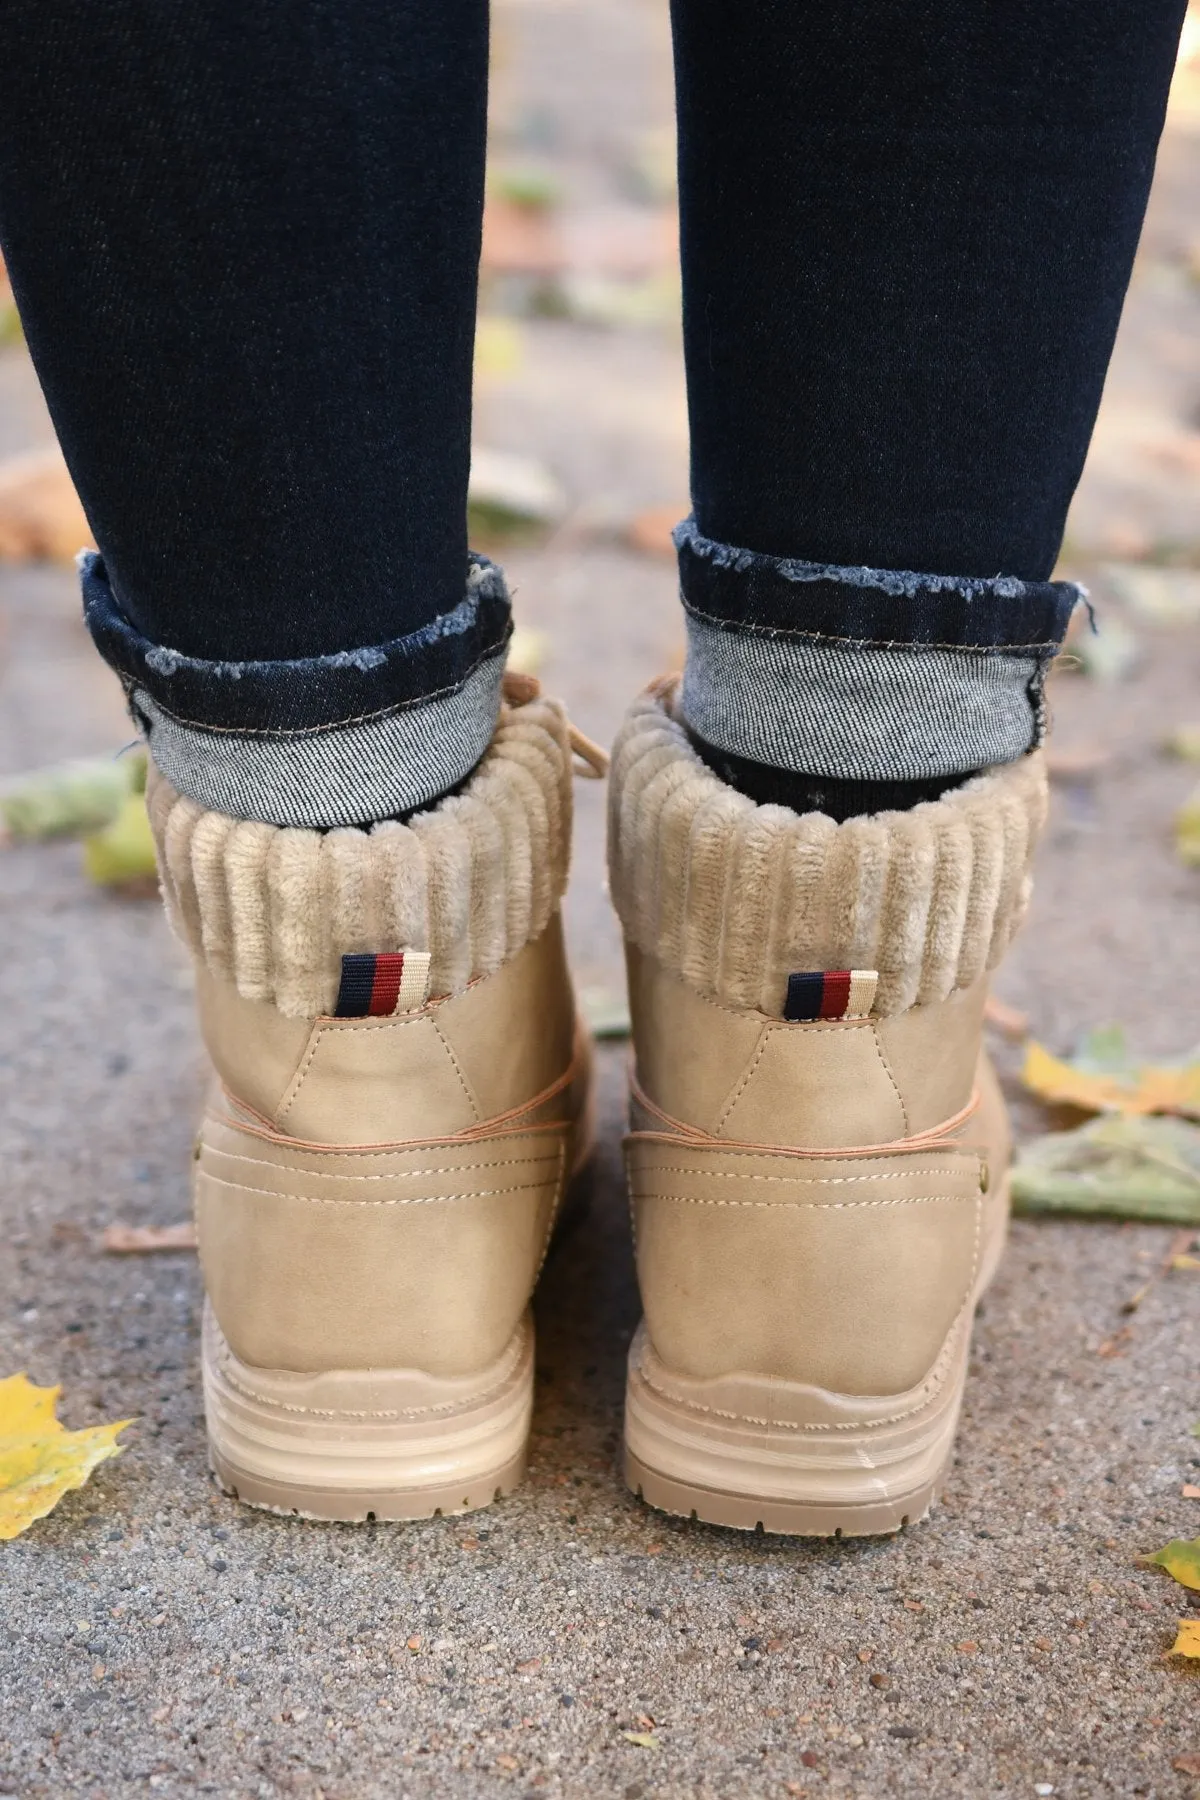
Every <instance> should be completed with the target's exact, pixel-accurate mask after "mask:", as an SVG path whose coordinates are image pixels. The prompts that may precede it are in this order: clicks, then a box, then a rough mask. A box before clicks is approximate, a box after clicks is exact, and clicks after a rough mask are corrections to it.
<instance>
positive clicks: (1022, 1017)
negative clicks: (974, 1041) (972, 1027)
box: [983, 994, 1029, 1040]
mask: <svg viewBox="0 0 1200 1800" xmlns="http://www.w3.org/2000/svg"><path fill="white" fill-rule="evenodd" d="M983 1022H984V1024H985V1025H990V1026H991V1027H992V1030H993V1031H998V1032H999V1033H1000V1036H1001V1037H1006V1038H1013V1039H1014V1040H1016V1039H1019V1038H1023V1037H1026V1036H1027V1035H1028V1032H1029V1014H1028V1013H1023V1012H1018V1010H1017V1008H1016V1007H1015V1006H1009V1005H1008V1004H1007V1002H1006V1001H1004V1000H999V999H997V997H996V995H995V994H989V995H988V997H987V999H986V1000H985V1001H984V1003H983Z"/></svg>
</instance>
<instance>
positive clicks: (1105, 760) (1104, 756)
mask: <svg viewBox="0 0 1200 1800" xmlns="http://www.w3.org/2000/svg"><path fill="white" fill-rule="evenodd" d="M1111 761H1112V751H1111V750H1106V749H1105V748H1104V746H1103V745H1102V744H1074V745H1072V746H1070V747H1068V746H1066V745H1062V746H1059V747H1056V748H1053V749H1050V750H1047V752H1046V773H1047V775H1048V776H1049V777H1050V779H1051V781H1090V780H1091V779H1092V777H1093V776H1094V775H1098V774H1099V773H1100V771H1101V769H1103V768H1106V767H1107V766H1108V764H1109V763H1110V762H1111Z"/></svg>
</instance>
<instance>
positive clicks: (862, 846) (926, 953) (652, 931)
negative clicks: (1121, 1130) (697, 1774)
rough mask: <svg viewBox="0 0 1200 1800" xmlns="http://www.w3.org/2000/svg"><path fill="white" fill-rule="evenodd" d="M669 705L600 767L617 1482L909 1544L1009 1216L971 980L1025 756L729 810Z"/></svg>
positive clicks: (1034, 823) (726, 1520)
mask: <svg viewBox="0 0 1200 1800" xmlns="http://www.w3.org/2000/svg"><path fill="white" fill-rule="evenodd" d="M674 699H675V689H674V684H673V683H659V684H656V686H655V688H653V689H651V691H650V692H649V693H648V694H647V695H645V696H643V698H642V699H641V700H640V701H638V702H637V703H636V704H635V706H634V708H633V709H632V711H631V713H630V715H629V717H628V719H627V721H626V724H625V726H624V727H623V730H622V733H621V736H620V737H619V738H618V741H617V746H616V749H615V751H614V756H613V767H612V775H611V783H612V786H611V834H610V864H611V876H612V891H613V897H614V900H615V903H616V906H617V910H618V912H619V913H620V915H621V919H622V921H623V924H624V928H625V933H626V940H627V945H628V956H629V976H630V993H631V1003H632V1011H633V1028H634V1043H635V1049H636V1072H635V1076H634V1080H633V1092H632V1108H631V1111H632V1130H631V1132H630V1135H629V1138H628V1139H627V1160H628V1169H629V1181H630V1188H631V1194H632V1202H633V1213H634V1229H635V1235H636V1244H637V1266H638V1278H639V1281H640V1284H641V1291H642V1300H643V1304H644V1308H645V1319H644V1322H643V1324H642V1326H641V1328H640V1329H639V1331H638V1333H637V1336H636V1338H635V1340H634V1343H633V1346H632V1349H631V1352H630V1359H629V1384H628V1393H627V1403H626V1446H627V1478H628V1481H629V1484H630V1486H631V1487H633V1488H634V1489H635V1490H637V1491H638V1492H640V1493H641V1494H642V1496H643V1497H644V1498H645V1499H646V1500H648V1501H649V1502H650V1503H651V1504H652V1505H654V1506H659V1507H662V1508H663V1509H664V1510H665V1511H668V1512H673V1513H680V1514H683V1515H685V1516H687V1515H691V1516H692V1517H697V1518H700V1519H704V1520H708V1521H711V1522H712V1523H715V1524H721V1525H734V1526H741V1527H743V1528H745V1529H753V1528H755V1527H758V1526H761V1527H762V1528H763V1529H764V1530H767V1531H779V1532H793V1533H799V1534H803V1535H813V1536H826V1535H830V1534H834V1533H844V1534H846V1535H856V1534H861V1533H871V1532H888V1531H894V1530H896V1529H898V1528H899V1527H900V1526H901V1525H903V1524H905V1523H906V1522H908V1521H911V1520H916V1519H919V1518H921V1517H922V1516H923V1515H924V1514H925V1513H926V1512H927V1511H928V1509H929V1507H930V1505H931V1504H932V1502H933V1500H934V1498H935V1496H936V1494H937V1491H938V1488H939V1484H940V1482H941V1481H942V1479H943V1476H944V1474H945V1471H946V1468H947V1464H948V1462H949V1459H950V1455H951V1450H952V1445H953V1439H954V1433H955V1427H956V1422H957V1418H958V1412H959V1406H960V1403H961V1400H962V1393H963V1385H964V1382H965V1379H966V1370H967V1352H968V1345H969V1340H970V1332H971V1322H972V1316H973V1314H974V1310H975V1305H976V1302H977V1301H978V1299H979V1296H980V1294H981V1293H982V1292H983V1289H984V1288H985V1287H986V1285H987V1283H988V1281H989V1280H990V1278H991V1276H992V1274H993V1272H994V1271H995V1268H996V1265H997V1262H998V1260H999V1257H1000V1254H1001V1250H1002V1248H1003V1243H1004V1234H1005V1227H1006V1223H1007V1215H1008V1181H1007V1175H1006V1169H1007V1163H1008V1155H1009V1140H1008V1132H1007V1127H1006V1122H1005V1116H1004V1107H1003V1103H1002V1101H1001V1098H1000V1094H999V1090H998V1088H997V1085H996V1081H995V1077H994V1075H993V1074H992V1071H991V1069H990V1066H989V1064H988V1062H987V1059H986V1057H985V1056H984V1055H983V1054H982V1050H981V1021H982V1011H983V1002H984V994H985V988H986V981H987V972H988V970H989V969H990V968H992V967H993V966H994V965H995V963H996V962H997V961H998V960H999V957H1000V956H1001V955H1002V953H1003V951H1004V949H1005V947H1006V945H1007V943H1008V941H1009V939H1010V938H1011V936H1012V934H1013V932H1014V930H1015V929H1016V926H1017V924H1018V923H1019V920H1020V917H1021V914H1022V912H1023V910H1024V906H1025V902H1026V898H1027V891H1028V864H1029V858H1030V854H1031V851H1032V847H1033V843H1034V840H1035V838H1036V836H1037V832H1038V829H1039V827H1040V824H1041V821H1042V818H1043V814H1044V809H1045V781H1044V774H1043V771H1042V766H1041V758H1040V756H1038V755H1034V756H1030V757H1026V758H1024V759H1023V760H1022V761H1021V762H1019V763H1015V764H1013V765H1011V766H1008V767H1004V768H999V769H996V770H993V771H990V772H989V773H987V774H985V775H983V776H981V777H978V778H976V779H975V780H973V781H971V782H970V783H968V784H967V785H966V786H964V787H962V788H960V789H957V790H955V791H953V792H951V793H948V794H947V795H945V796H944V798H943V799H941V800H938V801H934V802H931V803H928V804H926V805H923V806H919V807H917V808H915V809H914V810H913V811H912V812H908V813H888V814H881V815H877V816H875V817H871V818H863V819H854V820H850V821H848V822H847V823H846V824H844V825H835V824H834V823H833V822H832V821H831V820H830V819H827V818H824V817H821V816H816V815H809V816H800V815H797V814H795V813H792V812H789V811H787V810H786V809H784V808H782V807H770V806H756V805H755V804H754V803H753V802H752V801H750V800H748V799H746V798H745V797H744V796H742V795H739V794H736V793H734V792H733V791H732V790H731V789H729V788H728V787H726V786H725V785H724V784H723V783H721V782H720V781H719V780H718V779H717V778H716V776H714V775H713V774H712V772H711V771H710V770H709V769H708V768H707V767H705V765H704V764H703V763H701V762H700V760H699V759H698V758H697V756H696V755H695V753H694V752H693V750H692V749H691V747H690V745H689V743H688V741H687V738H686V735H685V733H684V731H683V729H682V727H681V726H680V725H679V723H678V722H677V719H676V717H675V713H674Z"/></svg>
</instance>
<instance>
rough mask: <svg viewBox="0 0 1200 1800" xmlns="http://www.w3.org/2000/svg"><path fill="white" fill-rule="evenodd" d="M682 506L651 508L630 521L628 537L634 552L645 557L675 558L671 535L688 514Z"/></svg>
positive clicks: (685, 507)
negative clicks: (636, 551)
mask: <svg viewBox="0 0 1200 1800" xmlns="http://www.w3.org/2000/svg"><path fill="white" fill-rule="evenodd" d="M687 511H688V508H687V506H686V504H685V505H682V506H651V507H648V508H647V509H646V511H645V512H640V513H638V514H637V516H636V517H635V518H633V519H631V520H630V522H629V529H628V532H627V536H628V538H629V542H630V545H631V546H632V548H633V549H634V550H640V551H641V553H642V555H643V556H674V554H675V545H674V543H673V542H672V541H671V533H672V532H673V531H674V529H675V527H676V526H677V525H678V523H679V521H680V519H682V518H683V517H684V516H685V514H686V513H687Z"/></svg>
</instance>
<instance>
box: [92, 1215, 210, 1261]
mask: <svg viewBox="0 0 1200 1800" xmlns="http://www.w3.org/2000/svg"><path fill="white" fill-rule="evenodd" d="M102 1247H103V1248H104V1249H105V1250H106V1251H107V1252H108V1253H109V1255H111V1256H145V1255H148V1254H149V1253H150V1252H151V1251H154V1250H194V1249H195V1248H196V1227H195V1226H194V1225H193V1224H192V1222H191V1220H190V1219H188V1220H186V1221H185V1222H184V1223H183V1224H181V1225H109V1226H106V1228H105V1232H104V1238H103V1241H102Z"/></svg>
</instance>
